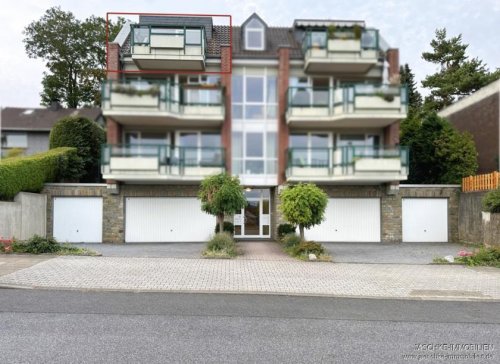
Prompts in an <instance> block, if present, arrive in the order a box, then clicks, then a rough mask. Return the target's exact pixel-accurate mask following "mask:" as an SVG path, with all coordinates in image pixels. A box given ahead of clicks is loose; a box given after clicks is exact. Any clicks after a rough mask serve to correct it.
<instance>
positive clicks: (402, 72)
mask: <svg viewBox="0 0 500 364" xmlns="http://www.w3.org/2000/svg"><path fill="white" fill-rule="evenodd" d="M399 76H400V80H401V84H402V85H406V87H407V90H408V118H411V117H413V116H414V115H416V114H418V113H419V112H420V108H421V107H422V95H420V92H418V90H417V83H416V81H415V74H414V73H413V72H412V70H411V68H410V66H409V65H408V63H406V64H405V65H404V66H401V67H399Z"/></svg>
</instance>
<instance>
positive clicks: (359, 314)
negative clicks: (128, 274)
mask: <svg viewBox="0 0 500 364" xmlns="http://www.w3.org/2000/svg"><path fill="white" fill-rule="evenodd" d="M444 344H453V345H454V344H465V345H461V346H453V347H448V348H447V347H445V346H443V345H444ZM471 344H473V345H471ZM0 345H1V346H0V363H9V364H10V363H109V362H112V363H171V362H183V363H186V362H188V363H189V362H213V363H224V362H233V363H245V362H258V363H273V362H286V363H307V362H310V363H321V362H325V363H332V362H335V363H435V362H443V363H455V362H460V363H469V362H471V363H497V362H499V358H500V352H499V350H500V303H497V302H447V301H441V302H439V301H410V300H373V299H371V300H370V299H345V298H322V297H294V296H268V295H226V294H177V293H121V292H110V293H102V292H99V293H97V292H79V291H44V290H41V291H37V290H10V289H0ZM431 345H432V346H431ZM437 345H441V346H437ZM485 345H486V346H485ZM452 348H454V350H452ZM407 354H409V355H412V357H404V355H407ZM439 355H443V356H441V357H439ZM444 355H448V356H447V357H446V356H444ZM450 355H451V357H450ZM465 355H469V359H467V358H466V357H465ZM473 355H479V356H480V355H482V356H483V358H480V357H475V358H474V359H472V356H473ZM460 356H461V357H460Z"/></svg>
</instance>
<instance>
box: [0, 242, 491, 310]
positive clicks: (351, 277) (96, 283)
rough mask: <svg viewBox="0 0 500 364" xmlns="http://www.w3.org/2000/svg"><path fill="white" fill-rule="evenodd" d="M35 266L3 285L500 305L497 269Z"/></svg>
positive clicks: (155, 263) (64, 261)
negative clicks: (496, 302) (447, 301)
mask: <svg viewBox="0 0 500 364" xmlns="http://www.w3.org/2000/svg"><path fill="white" fill-rule="evenodd" d="M255 248H256V250H257V251H258V250H259V248H258V247H255ZM256 256H258V254H256ZM33 258H35V259H36V258H38V257H33ZM36 263H38V264H36ZM36 263H35V265H33V266H30V267H27V268H24V269H20V270H17V271H15V272H13V273H10V274H6V275H4V276H1V277H0V286H3V287H6V286H10V287H12V286H15V287H24V288H50V289H84V290H86V289H90V290H132V291H175V292H227V293H260V294H288V295H305V296H307V295H325V296H347V297H376V298H420V299H453V300H468V299H477V300H500V270H498V269H494V268H469V267H463V266H442V265H404V264H346V263H337V264H334V263H318V262H314V263H311V262H301V261H297V260H291V259H277V260H262V259H233V260H214V259H178V258H130V257H69V256H67V257H57V258H53V259H48V260H44V261H42V262H36ZM0 267H1V265H0Z"/></svg>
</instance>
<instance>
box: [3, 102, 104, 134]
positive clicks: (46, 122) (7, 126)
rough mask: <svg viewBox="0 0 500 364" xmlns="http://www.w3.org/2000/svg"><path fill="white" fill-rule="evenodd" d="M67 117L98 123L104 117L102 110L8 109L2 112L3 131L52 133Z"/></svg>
mask: <svg viewBox="0 0 500 364" xmlns="http://www.w3.org/2000/svg"><path fill="white" fill-rule="evenodd" d="M65 116H84V117H86V118H89V119H91V120H94V121H97V120H98V119H99V118H100V117H101V116H102V111H101V109H100V108H82V109H63V108H59V109H51V108H23V107H6V108H4V109H3V110H2V130H31V131H50V129H52V127H53V126H54V124H55V123H56V122H57V121H58V120H59V119H61V118H63V117H65Z"/></svg>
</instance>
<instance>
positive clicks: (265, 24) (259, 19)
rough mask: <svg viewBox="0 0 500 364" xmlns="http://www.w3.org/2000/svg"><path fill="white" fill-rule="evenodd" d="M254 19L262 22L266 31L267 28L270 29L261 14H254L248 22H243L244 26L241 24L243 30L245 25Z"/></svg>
mask: <svg viewBox="0 0 500 364" xmlns="http://www.w3.org/2000/svg"><path fill="white" fill-rule="evenodd" d="M252 19H257V20H258V21H260V22H261V23H262V24H263V25H264V27H266V29H267V28H269V27H268V26H267V23H266V22H265V21H264V20H263V19H262V18H261V17H260V16H259V14H257V13H253V14H252V15H250V16H249V17H248V19H247V20H245V21H244V22H243V24H241V28H244V27H245V25H247V23H248V22H249V21H251V20H252Z"/></svg>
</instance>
